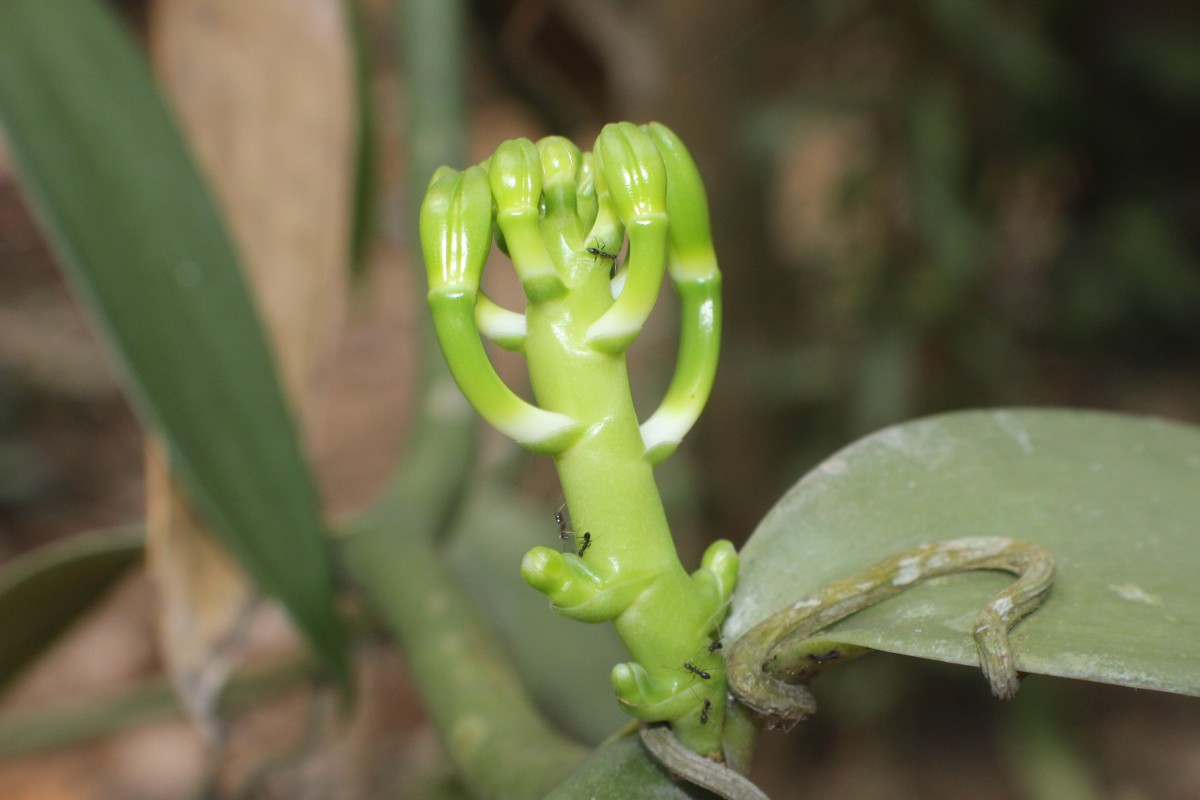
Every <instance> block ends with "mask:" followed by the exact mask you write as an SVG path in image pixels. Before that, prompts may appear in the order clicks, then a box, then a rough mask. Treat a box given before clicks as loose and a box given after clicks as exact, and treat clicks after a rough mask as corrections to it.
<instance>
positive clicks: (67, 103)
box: [0, 0, 347, 679]
mask: <svg viewBox="0 0 1200 800" xmlns="http://www.w3.org/2000/svg"><path fill="white" fill-rule="evenodd" d="M0 120H2V121H3V125H4V128H5V131H6V133H7V135H8V137H9V141H10V144H11V149H12V153H13V156H14V161H15V162H16V165H17V167H18V172H19V174H20V175H21V177H22V178H23V182H24V186H25V189H26V191H27V193H28V196H29V199H30V200H31V201H32V204H33V206H34V208H35V211H36V212H37V213H38V216H39V217H40V219H41V221H42V222H43V224H44V225H45V226H46V227H47V229H48V231H49V233H50V234H51V238H52V240H53V242H54V244H55V246H56V248H57V250H58V254H59V257H60V259H61V261H62V262H63V263H64V264H65V265H67V266H68V267H69V269H70V272H71V276H72V278H73V279H74V282H75V285H76V287H77V288H78V289H79V291H80V292H81V294H82V296H83V298H84V299H85V301H86V303H87V305H88V306H89V307H90V310H91V311H92V313H93V314H94V316H95V318H96V319H97V320H98V321H99V322H100V324H101V326H102V328H103V329H104V332H105V333H106V334H107V336H108V339H109V342H110V344H111V345H112V346H113V349H114V351H115V352H116V353H117V354H118V356H119V358H120V360H121V361H122V362H123V366H124V368H125V373H126V375H127V378H128V384H129V387H130V389H131V392H132V395H133V398H134V402H135V404H136V406H137V408H138V410H139V411H140V413H141V415H142V417H143V419H144V420H145V421H146V422H147V423H148V424H149V426H150V427H152V428H154V429H156V430H157V431H159V432H161V434H162V435H164V436H165V438H166V440H167V441H168V443H169V445H170V450H171V458H172V466H173V468H175V469H176V470H177V472H178V474H179V475H180V477H181V478H182V480H183V481H184V484H185V486H186V487H187V489H188V492H189V494H190V495H191V497H192V499H193V500H194V501H195V503H196V505H197V507H198V508H199V509H200V511H201V512H202V513H203V515H204V517H205V518H206V520H207V521H208V522H209V524H211V525H212V526H213V527H214V529H215V530H216V531H217V533H218V534H219V535H220V536H221V538H222V540H223V541H224V543H225V544H226V546H228V547H229V549H230V550H231V551H232V552H233V554H234V555H235V556H236V557H237V558H238V560H239V561H240V562H241V563H242V565H243V566H244V567H245V568H246V570H247V571H248V572H249V573H250V575H251V576H252V577H253V578H254V580H255V582H256V583H257V584H258V585H259V587H260V588H261V589H262V590H263V591H265V592H266V593H267V594H270V595H272V596H274V597H276V598H278V599H279V600H280V601H282V603H283V604H284V605H285V606H286V607H287V609H288V611H289V612H290V613H291V615H292V618H293V619H294V620H295V622H296V624H297V625H298V626H299V628H300V629H301V630H302V631H303V633H304V634H305V635H306V636H307V638H308V639H309V641H310V642H311V643H312V645H313V646H314V648H315V649H316V650H317V652H319V653H320V654H321V656H322V657H323V659H324V660H325V661H326V663H327V664H328V665H329V666H330V667H331V668H332V669H333V671H334V672H335V673H336V674H337V675H338V676H339V677H340V678H342V679H345V678H346V676H347V672H346V667H345V656H344V638H345V637H344V632H343V630H342V627H341V626H340V624H339V621H338V619H337V617H336V615H335V612H334V607H333V580H332V574H331V569H330V566H329V562H328V560H327V555H326V551H325V543H324V540H323V538H324V527H323V524H322V521H321V517H320V511H319V508H318V502H317V496H316V492H315V489H314V487H313V481H312V477H311V475H310V474H309V471H308V468H307V465H306V462H305V460H304V458H303V456H302V454H301V451H300V446H299V442H298V438H297V434H296V430H295V425H294V423H293V420H292V417H291V415H290V413H289V410H288V408H287V406H286V403H285V401H284V398H283V394H282V392H281V390H280V387H279V382H278V379H277V376H276V370H275V365H274V363H273V361H272V358H271V354H270V352H269V350H268V347H267V344H266V340H265V338H264V335H263V331H262V326H261V324H260V322H259V320H258V317H257V315H256V313H255V309H254V307H253V305H252V302H251V298H250V295H249V293H248V291H247V289H246V286H245V283H244V282H243V278H242V274H241V270H240V268H239V264H238V260H237V257H236V255H235V253H234V250H233V246H232V244H231V243H230V240H229V236H228V234H227V233H226V231H225V228H224V226H223V225H222V222H221V219H220V217H219V215H218V213H217V211H216V208H215V206H214V203H213V201H212V199H211V197H210V195H209V193H208V191H207V189H206V187H205V185H204V183H203V181H202V180H201V178H200V175H199V172H198V170H197V168H196V166H195V164H194V162H193V161H192V158H191V156H190V155H189V153H188V151H187V149H186V147H185V145H184V143H183V141H182V138H181V136H180V133H179V131H178V129H177V128H176V126H175V124H174V122H173V121H172V119H171V117H170V115H169V114H168V112H167V109H166V107H165V105H164V103H163V101H162V99H161V98H160V96H159V94H158V93H157V91H156V89H155V87H154V84H153V81H152V78H151V75H150V72H149V69H148V68H147V65H146V63H145V61H144V60H143V59H142V57H141V56H140V54H139V53H138V52H137V50H136V48H135V46H134V44H133V42H132V40H131V39H130V37H129V36H128V35H127V34H126V32H125V31H123V30H122V29H121V28H120V26H119V25H118V23H117V22H116V20H115V19H114V18H113V16H112V14H111V13H110V12H109V11H108V10H107V9H105V8H104V4H103V3H101V2H98V0H56V1H55V2H50V3H47V2H43V0H3V2H0Z"/></svg>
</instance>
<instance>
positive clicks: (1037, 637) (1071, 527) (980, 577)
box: [726, 410, 1200, 695]
mask: <svg viewBox="0 0 1200 800" xmlns="http://www.w3.org/2000/svg"><path fill="white" fill-rule="evenodd" d="M963 536H1008V537H1013V538H1019V539H1026V540H1029V541H1033V542H1037V543H1039V544H1042V545H1044V546H1046V547H1047V548H1049V549H1050V550H1051V552H1053V554H1054V555H1055V558H1056V559H1057V564H1058V573H1057V577H1056V579H1055V584H1054V589H1053V591H1052V592H1051V594H1050V597H1049V599H1048V600H1047V601H1046V603H1045V604H1044V605H1043V606H1042V607H1041V609H1039V610H1038V611H1036V612H1035V613H1034V614H1033V615H1032V616H1031V617H1029V618H1028V619H1026V620H1024V621H1023V622H1021V623H1020V624H1018V625H1017V627H1016V628H1014V629H1013V634H1012V643H1013V649H1014V651H1015V656H1016V665H1017V668H1018V669H1019V670H1020V671H1022V672H1036V673H1044V674H1047V675H1059V676H1063V677H1068V678H1082V679H1086V680H1094V681H1101V682H1105V683H1114V684H1120V685H1124V686H1133V687H1140V688H1147V689H1160V690H1163V691H1170V692H1179V693H1183V694H1192V695H1197V694H1200V666H1198V665H1200V580H1197V574H1198V572H1200V429H1197V428H1195V427H1190V426H1187V425H1181V424H1177V423H1170V422H1164V421H1161V420H1155V419H1149V418H1141V417H1133V416H1125V415H1119V414H1106V413H1095V412H1079V411H1065V410H1059V411H1052V410H1003V411H976V412H966V413H958V414H949V415H945V416H939V417H933V418H930V419H926V420H920V421H917V422H912V423H908V424H904V425H900V426H897V427H894V428H889V429H887V430H884V431H881V432H879V433H876V434H874V435H872V436H869V437H867V438H866V439H863V440H861V441H859V442H858V443H857V444H854V445H852V446H850V447H848V448H846V449H844V450H842V451H841V452H840V453H837V454H836V455H834V456H833V457H832V458H830V459H828V460H827V461H825V462H824V463H823V464H822V465H821V466H819V467H817V468H816V469H815V470H813V471H812V472H811V473H810V474H809V475H808V476H807V477H806V478H804V480H802V481H801V482H800V483H798V484H797V485H796V486H795V487H793V489H792V490H791V491H790V492H789V493H788V494H787V495H786V496H785V497H784V498H783V499H782V500H781V501H780V502H779V504H778V505H777V506H776V507H775V509H774V510H773V511H772V512H771V513H770V514H768V515H767V517H766V519H764V520H763V522H762V524H761V525H760V526H759V528H758V530H757V531H755V533H754V535H753V536H752V537H751V539H750V541H749V542H747V544H746V547H745V549H744V550H743V551H742V565H743V566H742V573H741V579H740V583H739V586H738V589H737V592H736V594H735V596H734V605H733V612H732V614H731V616H730V618H729V622H728V623H727V628H726V633H727V635H728V636H730V637H731V638H734V639H736V638H737V637H739V636H741V635H742V634H743V633H745V632H746V630H748V629H749V628H750V627H752V626H753V625H754V624H756V623H757V622H758V621H760V620H761V619H763V618H765V617H766V616H768V615H769V614H770V613H771V612H773V611H774V610H776V609H779V608H781V607H783V606H784V605H786V604H789V603H791V602H794V601H795V600H796V599H798V598H799V597H800V596H801V595H802V594H804V593H806V592H808V591H809V590H811V589H814V588H816V587H817V586H820V585H822V584H824V583H827V582H829V581H832V580H834V579H837V578H841V577H844V576H847V575H850V574H852V573H854V572H856V571H858V570H859V569H861V568H863V567H866V566H868V565H870V564H872V563H873V562H875V561H877V560H879V559H881V558H883V557H885V556H888V555H891V554H894V553H897V552H899V551H901V550H904V549H907V548H909V547H912V546H914V545H917V544H920V543H927V542H936V541H939V540H944V539H952V538H958V537H963ZM1011 580H1012V579H1011V577H1010V576H1006V575H1003V574H1000V573H973V574H969V575H955V576H950V577H947V578H942V579H935V580H933V581H930V582H929V583H927V584H925V585H921V586H917V587H914V588H912V589H909V590H907V591H905V592H903V593H901V594H900V595H898V596H896V597H894V598H892V599H890V600H888V601H886V602H884V603H881V604H879V605H878V606H875V607H873V608H869V609H867V610H865V611H862V612H860V613H859V614H856V615H854V616H852V617H850V618H848V619H847V620H845V621H843V622H842V623H839V624H838V625H836V626H835V627H834V628H832V631H833V632H834V633H833V634H832V635H831V636H830V637H828V638H831V639H832V640H835V641H843V642H845V643H848V644H856V645H862V646H866V647H871V648H876V649H879V650H887V651H891V652H895V653H903V654H907V655H914V656H921V657H924V658H931V659H937V660H940V661H947V662H951V663H958V664H975V663H977V661H976V656H975V648H974V643H973V641H972V637H971V632H972V631H971V629H972V621H973V619H974V615H975V613H976V611H977V610H978V609H979V608H981V607H982V605H983V604H984V603H985V602H986V601H987V600H988V599H989V598H990V596H991V595H992V594H994V593H995V592H997V591H999V590H1000V589H1002V588H1003V587H1004V586H1005V585H1006V584H1007V582H1009V581H1011ZM825 638H827V637H826V636H824V635H823V636H822V639H825Z"/></svg>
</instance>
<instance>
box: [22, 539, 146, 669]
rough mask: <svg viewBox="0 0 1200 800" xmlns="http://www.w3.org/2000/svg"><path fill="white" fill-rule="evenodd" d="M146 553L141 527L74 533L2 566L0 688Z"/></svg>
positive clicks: (52, 641)
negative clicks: (144, 551) (143, 552)
mask: <svg viewBox="0 0 1200 800" xmlns="http://www.w3.org/2000/svg"><path fill="white" fill-rule="evenodd" d="M141 556H142V529H141V527H140V526H137V527H133V526H130V527H127V528H114V529H111V530H104V531H95V532H93V533H85V534H82V535H80V536H73V537H71V538H70V539H66V540H64V541H60V542H54V543H53V544H48V545H46V546H45V547H40V548H38V549H37V550H34V551H32V552H30V553H26V554H25V555H23V556H21V557H20V558H15V559H13V560H12V561H10V562H9V563H7V564H5V565H4V569H3V570H0V690H2V689H3V688H4V686H5V685H6V684H7V683H8V681H9V680H11V679H12V678H14V677H15V676H16V675H17V674H18V673H20V672H21V671H22V670H23V669H24V668H25V667H27V666H29V664H30V663H32V661H33V660H34V659H35V658H37V656H38V655H39V654H41V653H42V651H44V650H45V649H46V648H47V647H49V646H50V645H51V644H53V643H54V641H55V640H56V639H57V638H58V637H59V635H60V634H62V633H63V632H64V631H66V629H67V628H68V627H70V625H71V623H73V622H74V621H75V620H77V619H78V618H79V617H80V615H81V614H83V613H84V612H85V611H87V610H88V609H90V608H91V607H92V605H93V604H94V603H95V602H96V600H97V599H98V598H99V597H100V596H101V595H102V594H104V592H105V591H107V590H108V589H109V588H110V587H111V586H112V585H113V584H114V583H115V582H116V581H117V579H118V578H120V577H121V576H122V575H123V574H125V572H126V571H127V570H128V569H129V568H130V567H131V566H132V565H133V564H134V563H135V562H137V561H138V560H139V559H140V558H141Z"/></svg>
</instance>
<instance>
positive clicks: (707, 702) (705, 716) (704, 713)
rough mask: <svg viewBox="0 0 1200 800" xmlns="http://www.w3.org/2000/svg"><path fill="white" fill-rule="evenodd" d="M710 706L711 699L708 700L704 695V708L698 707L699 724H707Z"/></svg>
mask: <svg viewBox="0 0 1200 800" xmlns="http://www.w3.org/2000/svg"><path fill="white" fill-rule="evenodd" d="M710 708H712V700H709V699H708V698H707V697H706V698H704V708H702V709H700V724H701V725H707V724H708V710H709V709H710Z"/></svg>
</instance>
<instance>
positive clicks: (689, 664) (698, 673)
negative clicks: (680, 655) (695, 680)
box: [683, 661, 712, 681]
mask: <svg viewBox="0 0 1200 800" xmlns="http://www.w3.org/2000/svg"><path fill="white" fill-rule="evenodd" d="M683 668H684V669H686V670H687V671H688V672H690V673H692V674H694V675H696V676H698V677H699V678H700V680H704V681H706V680H709V679H710V678H712V675H710V674H709V673H707V672H705V671H704V670H702V669H700V668H699V667H697V666H696V665H695V664H693V663H692V662H690V661H685V662H683Z"/></svg>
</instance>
